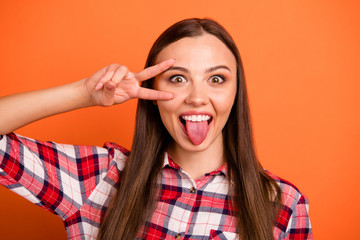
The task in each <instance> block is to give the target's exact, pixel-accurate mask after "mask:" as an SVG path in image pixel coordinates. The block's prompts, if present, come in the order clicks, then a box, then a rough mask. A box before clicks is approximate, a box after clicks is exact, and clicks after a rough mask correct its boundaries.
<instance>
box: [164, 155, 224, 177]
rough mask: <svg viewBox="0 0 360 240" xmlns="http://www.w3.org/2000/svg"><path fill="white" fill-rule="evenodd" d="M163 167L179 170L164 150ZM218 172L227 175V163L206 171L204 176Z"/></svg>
mask: <svg viewBox="0 0 360 240" xmlns="http://www.w3.org/2000/svg"><path fill="white" fill-rule="evenodd" d="M165 167H170V168H173V169H175V170H180V168H181V167H180V166H179V165H178V164H176V162H174V160H172V158H171V156H170V155H169V154H168V153H167V152H165V156H164V164H163V168H165ZM220 173H222V174H224V175H225V176H226V175H227V164H226V163H224V164H223V165H222V166H221V167H219V168H218V169H216V170H214V171H212V172H210V173H206V174H205V176H210V175H217V174H220Z"/></svg>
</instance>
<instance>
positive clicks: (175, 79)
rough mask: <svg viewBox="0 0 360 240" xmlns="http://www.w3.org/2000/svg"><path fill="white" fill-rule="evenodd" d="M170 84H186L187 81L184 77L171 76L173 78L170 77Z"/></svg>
mask: <svg viewBox="0 0 360 240" xmlns="http://www.w3.org/2000/svg"><path fill="white" fill-rule="evenodd" d="M170 82H173V83H184V82H186V79H185V78H184V77H183V76H180V75H176V76H171V77H170Z"/></svg>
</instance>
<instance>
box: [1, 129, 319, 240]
mask: <svg viewBox="0 0 360 240" xmlns="http://www.w3.org/2000/svg"><path fill="white" fill-rule="evenodd" d="M0 137H1V140H0V184H2V185H4V186H5V187H7V188H9V189H11V190H12V191H14V192H16V193H18V194H20V195H21V196H23V197H24V198H26V199H28V200H29V201H31V202H33V203H35V204H37V205H39V206H41V207H43V208H45V209H47V210H49V211H51V212H53V213H55V214H57V215H59V216H60V217H61V218H62V219H63V221H64V223H65V227H66V230H67V234H68V237H69V239H96V235H97V232H98V227H99V224H100V221H101V218H102V216H103V215H104V212H105V210H106V206H107V205H108V204H109V201H110V198H111V196H112V194H113V193H114V191H115V185H116V183H117V181H118V179H119V174H121V171H122V169H123V167H124V164H125V161H126V159H127V156H128V154H129V151H127V150H126V149H124V148H122V147H120V146H118V145H116V144H112V143H106V144H105V146H104V148H100V147H92V146H74V145H64V144H56V143H53V142H40V141H36V140H33V139H29V138H25V137H22V136H19V135H16V134H8V135H4V136H0ZM269 174H270V173H269ZM270 176H271V177H272V178H273V179H275V181H276V182H277V183H278V184H279V185H280V187H281V189H282V198H283V200H282V201H283V207H282V209H281V214H280V216H279V218H278V220H277V222H276V225H275V227H274V239H312V231H311V225H310V220H309V217H308V202H307V199H306V197H305V196H304V195H303V194H301V193H300V192H299V191H298V189H297V188H296V187H294V186H293V185H292V184H290V183H289V182H287V181H284V180H282V179H280V178H278V177H276V176H275V175H272V174H270ZM160 187H161V191H160V196H159V200H158V202H157V206H156V209H155V211H154V214H153V215H152V217H151V218H150V219H148V221H147V222H146V224H145V225H144V227H142V228H141V231H140V233H139V235H138V236H139V238H142V239H236V234H235V232H236V222H235V221H236V220H235V218H234V217H233V216H232V215H231V206H230V203H229V196H228V181H227V179H226V167H225V166H223V167H221V168H219V169H218V170H216V171H213V172H211V173H208V174H205V175H204V176H203V177H201V178H199V179H197V180H193V179H192V178H191V177H190V176H189V175H188V174H187V173H186V172H185V171H184V170H182V169H181V168H180V167H179V166H178V165H177V164H176V163H175V162H173V161H172V160H171V159H170V158H169V157H168V156H167V155H166V156H165V160H164V167H163V173H162V182H161V185H160Z"/></svg>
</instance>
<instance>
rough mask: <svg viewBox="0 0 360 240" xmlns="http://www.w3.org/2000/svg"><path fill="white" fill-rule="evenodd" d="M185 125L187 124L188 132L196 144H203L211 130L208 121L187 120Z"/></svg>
mask: <svg viewBox="0 0 360 240" xmlns="http://www.w3.org/2000/svg"><path fill="white" fill-rule="evenodd" d="M185 126H186V133H187V135H188V136H189V138H190V140H191V142H192V143H193V144H194V145H199V144H201V143H202V142H203V141H204V140H205V138H206V134H207V133H208V131H209V127H208V122H207V121H201V122H192V121H186V124H185Z"/></svg>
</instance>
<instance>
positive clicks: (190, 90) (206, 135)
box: [154, 34, 237, 151]
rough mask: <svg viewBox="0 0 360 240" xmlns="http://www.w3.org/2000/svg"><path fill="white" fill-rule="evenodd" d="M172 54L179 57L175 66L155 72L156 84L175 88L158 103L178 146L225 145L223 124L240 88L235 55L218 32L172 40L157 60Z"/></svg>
mask: <svg viewBox="0 0 360 240" xmlns="http://www.w3.org/2000/svg"><path fill="white" fill-rule="evenodd" d="M170 58H175V59H176V62H175V64H174V66H172V67H171V68H169V69H168V70H166V71H165V72H163V73H162V74H160V75H158V76H157V77H156V78H155V81H154V88H155V89H158V90H163V91H168V92H172V93H173V94H174V98H173V99H172V100H169V101H157V102H156V104H157V105H158V107H159V111H160V115H161V119H162V121H163V124H164V125H165V127H166V129H167V130H168V132H169V133H170V135H171V136H172V137H173V139H174V140H175V144H176V147H180V148H182V149H184V150H186V151H204V150H206V149H208V148H209V147H222V129H223V128H224V126H225V123H226V121H227V119H228V117H229V114H230V111H231V108H232V105H233V103H234V99H235V95H236V88H237V80H236V76H237V72H236V60H235V57H234V55H233V54H232V53H231V51H230V50H229V49H228V48H227V47H226V45H225V44H224V43H223V42H221V41H220V40H219V39H218V38H216V37H215V36H213V35H210V34H203V35H202V36H199V37H187V38H182V39H180V40H178V41H176V42H174V43H172V44H170V45H168V46H167V47H166V48H164V49H163V50H162V51H161V52H160V53H159V55H158V56H157V58H156V63H159V62H161V61H163V60H166V59H170ZM218 145H220V146H218Z"/></svg>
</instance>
